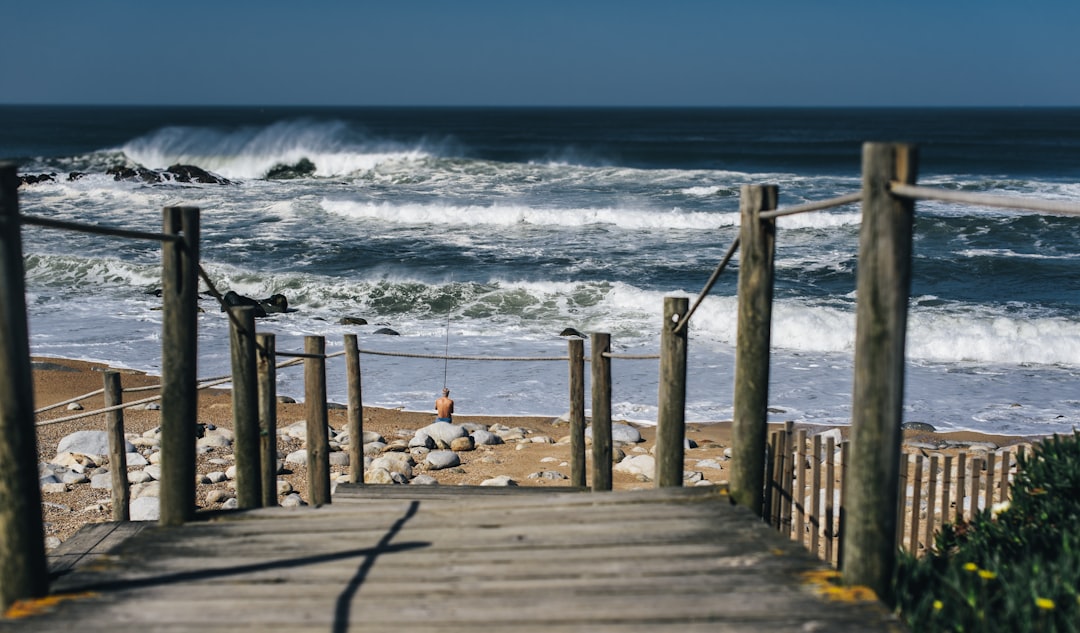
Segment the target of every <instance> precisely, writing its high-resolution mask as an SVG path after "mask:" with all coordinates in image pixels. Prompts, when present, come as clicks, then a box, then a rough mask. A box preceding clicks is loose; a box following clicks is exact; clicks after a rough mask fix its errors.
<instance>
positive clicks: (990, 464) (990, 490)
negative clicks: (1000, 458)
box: [983, 452, 997, 510]
mask: <svg viewBox="0 0 1080 633" xmlns="http://www.w3.org/2000/svg"><path fill="white" fill-rule="evenodd" d="M996 458H997V455H996V454H994V453H992V452H991V453H989V454H987V456H986V491H985V492H986V497H985V500H984V502H983V507H984V508H986V509H987V510H989V509H990V508H993V507H994V483H995V481H994V465H995V462H996V461H997V459H996Z"/></svg>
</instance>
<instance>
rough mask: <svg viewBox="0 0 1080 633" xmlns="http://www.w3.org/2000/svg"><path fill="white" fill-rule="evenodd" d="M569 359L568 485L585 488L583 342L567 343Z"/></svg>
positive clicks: (569, 341)
mask: <svg viewBox="0 0 1080 633" xmlns="http://www.w3.org/2000/svg"><path fill="white" fill-rule="evenodd" d="M567 356H568V357H569V359H570V361H569V362H570V485H571V486H577V487H579V488H584V487H585V479H586V472H585V471H586V468H585V341H583V340H582V339H579V338H572V339H570V340H568V341H567Z"/></svg>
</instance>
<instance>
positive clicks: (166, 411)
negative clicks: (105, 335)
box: [158, 207, 199, 525]
mask: <svg viewBox="0 0 1080 633" xmlns="http://www.w3.org/2000/svg"><path fill="white" fill-rule="evenodd" d="M164 225H165V226H164V231H163V232H164V233H165V234H167V235H176V236H179V237H180V238H181V239H178V240H170V241H166V242H164V243H163V244H162V246H161V255H162V270H161V286H162V289H161V309H162V324H161V516H160V518H159V520H158V522H159V523H160V524H161V525H180V524H182V523H184V522H186V521H190V520H191V519H192V518H194V516H195V422H196V419H197V416H198V406H197V405H198V397H199V395H198V391H197V386H198V385H197V380H198V377H197V375H196V369H197V363H196V360H197V358H198V333H197V323H198V313H199V303H198V300H199V209H198V208H197V207H165V212H164Z"/></svg>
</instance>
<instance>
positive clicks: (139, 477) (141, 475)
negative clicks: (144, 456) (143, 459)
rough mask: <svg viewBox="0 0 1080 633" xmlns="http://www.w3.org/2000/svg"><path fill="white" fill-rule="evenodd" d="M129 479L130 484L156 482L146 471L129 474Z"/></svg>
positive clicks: (135, 471)
mask: <svg viewBox="0 0 1080 633" xmlns="http://www.w3.org/2000/svg"><path fill="white" fill-rule="evenodd" d="M127 479H128V483H131V484H145V483H146V482H148V481H153V480H154V478H153V477H151V476H150V475H149V473H147V472H146V471H145V470H133V471H131V472H129V473H128V476H127Z"/></svg>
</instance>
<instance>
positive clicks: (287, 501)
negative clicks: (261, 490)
mask: <svg viewBox="0 0 1080 633" xmlns="http://www.w3.org/2000/svg"><path fill="white" fill-rule="evenodd" d="M306 505H307V503H305V502H304V500H303V499H301V498H300V495H299V494H298V493H295V492H294V493H292V494H288V495H285V498H284V499H282V500H281V506H282V507H283V508H296V507H299V506H306Z"/></svg>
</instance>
